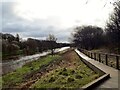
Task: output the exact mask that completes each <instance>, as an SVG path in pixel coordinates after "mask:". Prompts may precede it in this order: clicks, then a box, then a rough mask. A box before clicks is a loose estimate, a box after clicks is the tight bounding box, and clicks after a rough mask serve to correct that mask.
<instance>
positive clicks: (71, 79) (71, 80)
mask: <svg viewBox="0 0 120 90" xmlns="http://www.w3.org/2000/svg"><path fill="white" fill-rule="evenodd" d="M73 81H75V80H74V78H71V77H69V78H68V79H67V82H73Z"/></svg>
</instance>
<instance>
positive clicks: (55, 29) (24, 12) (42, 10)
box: [0, 0, 115, 42]
mask: <svg viewBox="0 0 120 90" xmlns="http://www.w3.org/2000/svg"><path fill="white" fill-rule="evenodd" d="M114 1H115V0H109V1H108V0H107V1H104V0H85V1H80V0H76V1H75V0H69V1H68V0H58V1H56V0H50V1H49V0H44V1H43V0H36V1H35V0H29V1H28V0H24V1H23V0H4V1H3V2H0V3H1V4H0V6H1V7H2V9H0V10H2V12H1V13H2V14H0V18H1V19H2V23H1V24H0V26H2V30H1V31H2V32H3V33H10V34H12V35H16V34H17V33H18V34H19V35H20V37H21V38H23V39H26V38H35V39H44V40H45V39H46V38H47V36H48V34H54V35H55V36H56V38H58V40H57V41H58V42H70V41H69V38H70V37H71V33H72V32H73V29H74V28H75V27H76V26H82V25H93V26H98V27H101V28H103V29H104V28H105V25H106V22H107V21H108V20H109V15H110V14H111V13H112V12H113V5H112V4H111V3H113V2H114ZM46 2H47V3H46ZM46 6H47V7H46Z"/></svg>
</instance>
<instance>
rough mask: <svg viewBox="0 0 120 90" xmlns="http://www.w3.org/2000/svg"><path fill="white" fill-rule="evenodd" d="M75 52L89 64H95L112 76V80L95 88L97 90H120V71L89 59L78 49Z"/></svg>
mask: <svg viewBox="0 0 120 90" xmlns="http://www.w3.org/2000/svg"><path fill="white" fill-rule="evenodd" d="M75 51H76V52H77V53H78V55H79V56H80V57H81V58H83V59H85V60H87V61H88V62H89V63H91V64H93V65H94V66H96V67H97V68H99V69H101V70H102V71H104V72H105V73H108V74H110V78H109V79H108V80H106V81H104V82H103V83H101V84H99V85H98V86H97V87H95V90H98V89H103V88H109V89H110V88H111V89H112V90H120V85H119V84H120V71H119V70H117V69H115V68H112V67H109V66H107V65H105V64H102V63H100V62H98V61H95V60H94V59H91V58H89V57H88V56H86V55H85V54H83V53H82V52H80V51H79V50H77V49H75Z"/></svg>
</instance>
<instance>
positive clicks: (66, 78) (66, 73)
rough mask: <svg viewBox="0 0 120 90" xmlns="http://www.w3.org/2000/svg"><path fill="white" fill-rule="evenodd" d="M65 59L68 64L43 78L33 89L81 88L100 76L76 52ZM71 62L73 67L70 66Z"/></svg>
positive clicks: (61, 65)
mask: <svg viewBox="0 0 120 90" xmlns="http://www.w3.org/2000/svg"><path fill="white" fill-rule="evenodd" d="M63 57H64V58H63V61H64V63H65V62H66V63H67V64H65V65H63V64H60V65H59V66H58V67H57V68H55V69H54V70H52V71H51V72H49V73H47V74H46V75H44V76H42V77H41V78H40V79H39V80H38V81H37V82H35V83H34V84H33V85H32V86H31V88H69V89H70V88H71V89H73V88H80V87H82V86H84V85H86V84H88V83H89V82H91V81H93V80H95V79H97V78H98V77H99V76H100V75H99V74H97V73H95V72H94V71H93V70H91V69H90V68H89V67H88V66H86V65H85V64H84V63H83V62H82V61H81V60H80V58H79V57H78V56H77V54H76V53H75V52H72V53H70V54H69V53H68V54H67V55H66V56H63ZM66 59H67V60H66ZM69 61H70V64H71V65H68V63H69ZM61 63H62V61H61ZM67 65H68V66H67Z"/></svg>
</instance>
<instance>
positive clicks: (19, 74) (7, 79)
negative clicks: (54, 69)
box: [2, 55, 60, 88]
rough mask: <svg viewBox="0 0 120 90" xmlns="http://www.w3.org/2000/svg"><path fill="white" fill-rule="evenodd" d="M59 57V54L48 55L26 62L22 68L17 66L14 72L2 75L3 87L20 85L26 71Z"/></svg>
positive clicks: (31, 70) (36, 68) (23, 80)
mask: <svg viewBox="0 0 120 90" xmlns="http://www.w3.org/2000/svg"><path fill="white" fill-rule="evenodd" d="M59 57H60V56H59V55H54V56H51V55H48V56H46V57H43V58H40V59H39V60H36V61H33V62H30V63H27V64H26V65H24V66H23V67H22V68H19V69H17V70H16V71H14V72H11V73H8V74H6V75H4V76H3V77H2V84H3V88H9V87H14V86H17V85H20V84H21V83H22V82H25V79H24V77H25V76H26V75H27V74H28V73H30V72H34V71H36V70H39V69H40V68H41V67H42V66H44V65H47V64H49V63H50V62H52V61H53V60H56V59H58V58H59Z"/></svg>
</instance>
